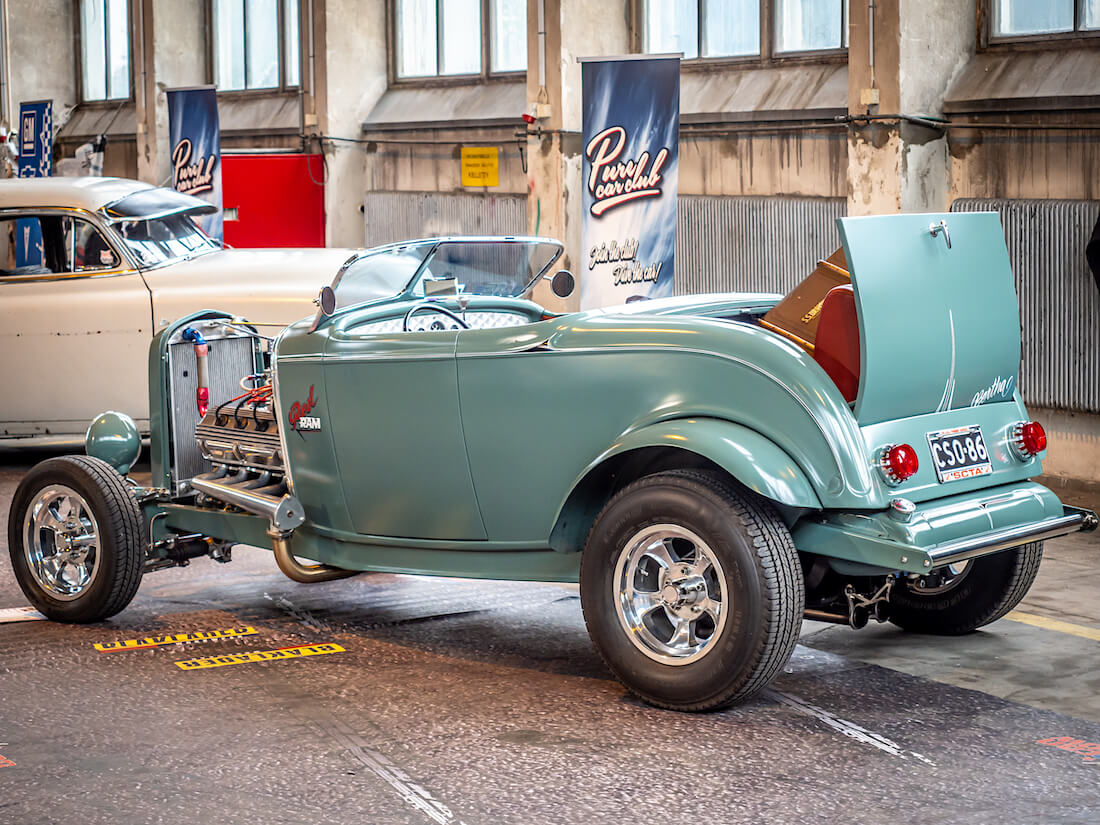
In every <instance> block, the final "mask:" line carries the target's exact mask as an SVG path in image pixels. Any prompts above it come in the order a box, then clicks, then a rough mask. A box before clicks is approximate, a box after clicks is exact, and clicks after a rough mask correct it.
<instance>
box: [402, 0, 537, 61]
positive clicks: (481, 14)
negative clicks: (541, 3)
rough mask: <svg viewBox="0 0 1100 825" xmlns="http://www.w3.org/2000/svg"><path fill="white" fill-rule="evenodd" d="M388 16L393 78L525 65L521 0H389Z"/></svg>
mask: <svg viewBox="0 0 1100 825" xmlns="http://www.w3.org/2000/svg"><path fill="white" fill-rule="evenodd" d="M393 21H394V38H393V42H394V47H395V48H394V58H395V59H394V75H395V76H396V77H397V78H398V79H412V78H424V77H441V76H456V75H487V74H499V73H502V72H522V71H525V70H526V69H527V0H394V4H393ZM483 26H487V27H488V31H489V37H488V38H484V37H482V28H483Z"/></svg>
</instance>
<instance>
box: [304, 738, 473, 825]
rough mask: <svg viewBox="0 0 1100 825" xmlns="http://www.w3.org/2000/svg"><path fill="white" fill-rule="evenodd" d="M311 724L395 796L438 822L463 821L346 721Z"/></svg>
mask: <svg viewBox="0 0 1100 825" xmlns="http://www.w3.org/2000/svg"><path fill="white" fill-rule="evenodd" d="M314 724H316V725H317V726H318V727H319V728H321V729H322V732H323V733H324V734H327V735H328V736H331V737H332V738H333V739H335V740H336V741H337V742H339V743H340V744H341V745H343V747H344V748H345V750H347V751H348V753H350V754H351V755H352V756H353V757H354V758H355V759H356V760H357V761H358V762H359V763H360V764H362V765H365V766H366V767H367V768H369V769H370V770H371V771H372V772H373V773H374V774H375V776H377V777H378V778H379V779H381V780H382V781H383V782H385V783H386V784H387V785H389V786H390V787H391V788H393V789H394V790H395V791H397V794H398V796H400V797H401V798H402V799H403V800H404V801H405V802H406V803H407V804H408V805H409V806H411V807H412V808H415V809H416V810H418V811H420V812H421V813H423V814H425V815H426V816H427V817H428V818H429V819H431V820H432V821H433V822H438V823H439V825H463V823H462V822H460V821H459V822H456V821H455V817H454V814H453V813H452V812H451V809H450V808H448V807H447V806H446V805H444V804H443V803H442V802H440V801H439V800H438V799H435V798H434V797H433V796H432V795H431V793H430V792H429V791H428V790H427V789H426V788H424V787H423V786H421V785H418V784H416V783H415V782H413V781H412V779H411V778H410V777H409V775H408V774H406V773H405V772H404V771H403V770H401V769H400V768H399V767H397V766H396V765H394V764H393V763H392V762H391V761H390V760H389V759H387V758H386V757H385V756H384V755H383V754H381V753H379V752H378V751H376V750H374V749H373V748H371V747H370V746H369V745H367V743H366V742H365V741H363V738H362V737H361V736H359V734H357V733H356V732H355V731H353V730H352V729H351V728H349V727H348V726H347V725H346V724H344V723H343V722H341V721H340V720H338V719H332V720H331V721H324V722H314Z"/></svg>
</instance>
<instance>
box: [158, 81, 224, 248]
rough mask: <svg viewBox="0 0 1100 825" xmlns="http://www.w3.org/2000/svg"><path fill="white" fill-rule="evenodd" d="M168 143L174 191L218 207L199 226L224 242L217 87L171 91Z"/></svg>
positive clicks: (169, 92) (204, 217)
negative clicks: (170, 152) (215, 88)
mask: <svg viewBox="0 0 1100 825" xmlns="http://www.w3.org/2000/svg"><path fill="white" fill-rule="evenodd" d="M168 141H169V145H170V146H171V147H172V188H173V189H175V190H176V191H177V192H183V193H185V194H187V195H194V196H195V197H198V198H202V199H203V200H205V201H210V203H212V204H214V205H215V206H216V207H218V211H217V212H214V213H213V214H210V215H203V216H202V217H201V220H200V221H199V224H200V226H202V229H203V231H204V232H206V234H207V235H209V236H210V237H212V238H214V239H216V240H218V241H221V240H222V157H221V155H222V150H221V133H220V132H219V131H218V95H217V92H216V91H215V90H214V87H213V86H195V87H193V88H188V89H169V90H168Z"/></svg>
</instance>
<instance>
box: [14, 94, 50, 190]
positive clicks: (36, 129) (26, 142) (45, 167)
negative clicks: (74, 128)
mask: <svg viewBox="0 0 1100 825" xmlns="http://www.w3.org/2000/svg"><path fill="white" fill-rule="evenodd" d="M52 163H53V101H52V100H36V101H33V102H30V103H20V104H19V177H21V178H48V177H49V176H50V172H51V171H52Z"/></svg>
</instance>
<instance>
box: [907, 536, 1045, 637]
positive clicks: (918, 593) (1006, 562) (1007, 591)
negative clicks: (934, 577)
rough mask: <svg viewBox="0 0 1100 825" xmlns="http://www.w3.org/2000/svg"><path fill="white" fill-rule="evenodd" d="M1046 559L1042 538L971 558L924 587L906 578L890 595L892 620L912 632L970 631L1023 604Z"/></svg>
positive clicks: (955, 633) (953, 633)
mask: <svg viewBox="0 0 1100 825" xmlns="http://www.w3.org/2000/svg"><path fill="white" fill-rule="evenodd" d="M1042 560H1043V543H1042V542H1041V541H1037V542H1032V543H1031V544H1025V545H1023V546H1022V547H1016V548H1014V549H1011V550H1002V551H1001V552H999V553H993V554H991V555H989V556H982V557H981V558H977V559H972V560H971V561H970V562H968V563H967V564H966V566H965V567H964V568H961V569H960V570H958V572H957V573H956V574H955V575H954V576H953V577H952V578H950V579H948V580H947V581H945V582H943V583H942V584H939V586H933V587H931V588H928V587H927V586H926V587H923V588H922V587H920V586H919V582H918V583H917V584H913V583H910V582H905V586H904V587H897V588H895V589H894V592H893V593H891V594H890V621H891V622H893V623H894V624H896V625H897V626H898V627H900V628H902V629H903V630H909V631H912V632H914V633H930V634H934V635H937V636H961V635H963V634H966V633H970V632H971V631H973V630H977V629H978V628H979V627H982V626H983V625H987V624H990V623H992V622H995V621H997V619H1000V618H1001V617H1003V616H1004V615H1005V614H1006V613H1008V612H1009V611H1010V610H1012V608H1014V607H1015V606H1016V605H1018V604H1019V603H1020V601H1021V599H1023V597H1024V596H1025V595H1027V591H1028V590H1029V589H1030V587H1031V585H1032V583H1033V582H1034V581H1035V576H1036V574H1038V572H1039V563H1040V562H1041V561H1042ZM933 572H936V571H933Z"/></svg>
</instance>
